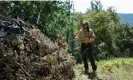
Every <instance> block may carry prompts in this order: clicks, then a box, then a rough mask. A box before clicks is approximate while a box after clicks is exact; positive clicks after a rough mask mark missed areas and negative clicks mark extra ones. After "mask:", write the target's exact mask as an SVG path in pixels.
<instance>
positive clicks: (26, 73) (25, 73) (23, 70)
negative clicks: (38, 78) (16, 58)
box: [15, 62, 33, 79]
mask: <svg viewBox="0 0 133 80" xmlns="http://www.w3.org/2000/svg"><path fill="white" fill-rule="evenodd" d="M15 63H16V64H17V65H18V66H19V67H20V69H21V70H22V71H23V72H24V73H25V74H26V75H27V76H29V77H30V78H31V79H33V78H32V77H31V76H30V74H29V73H28V72H26V71H25V70H24V68H23V67H22V66H21V65H20V64H19V63H17V62H15Z"/></svg>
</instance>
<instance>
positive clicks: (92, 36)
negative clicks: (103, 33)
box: [90, 29, 95, 38]
mask: <svg viewBox="0 0 133 80" xmlns="http://www.w3.org/2000/svg"><path fill="white" fill-rule="evenodd" d="M90 38H95V34H94V31H93V30H92V29H90Z"/></svg>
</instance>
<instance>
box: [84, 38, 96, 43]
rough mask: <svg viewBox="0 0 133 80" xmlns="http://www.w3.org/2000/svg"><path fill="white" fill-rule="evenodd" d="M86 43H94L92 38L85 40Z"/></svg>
mask: <svg viewBox="0 0 133 80" xmlns="http://www.w3.org/2000/svg"><path fill="white" fill-rule="evenodd" d="M86 39H87V42H88V43H92V42H93V41H94V38H86Z"/></svg>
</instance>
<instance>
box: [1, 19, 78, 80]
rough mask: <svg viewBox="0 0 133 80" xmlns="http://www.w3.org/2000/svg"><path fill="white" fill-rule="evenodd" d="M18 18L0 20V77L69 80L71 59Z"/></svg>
mask: <svg viewBox="0 0 133 80" xmlns="http://www.w3.org/2000/svg"><path fill="white" fill-rule="evenodd" d="M27 26H31V25H28V24H26V23H24V22H23V21H19V20H15V19H14V20H13V19H10V20H6V21H3V20H0V72H1V73H0V80H72V78H73V77H74V71H73V67H74V65H75V60H74V59H73V58H72V57H71V56H70V55H69V54H68V53H67V52H65V50H64V49H59V48H58V45H57V44H55V43H53V42H52V41H51V40H50V39H49V38H47V37H46V36H45V35H43V34H42V33H41V31H40V30H39V29H36V28H33V27H32V28H30V27H27Z"/></svg>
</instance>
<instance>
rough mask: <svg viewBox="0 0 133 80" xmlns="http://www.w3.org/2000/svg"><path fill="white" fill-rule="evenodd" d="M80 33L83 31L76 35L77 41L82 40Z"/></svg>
mask: <svg viewBox="0 0 133 80" xmlns="http://www.w3.org/2000/svg"><path fill="white" fill-rule="evenodd" d="M80 32H81V30H80V31H79V32H78V34H77V35H76V37H75V39H76V40H80Z"/></svg>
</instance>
